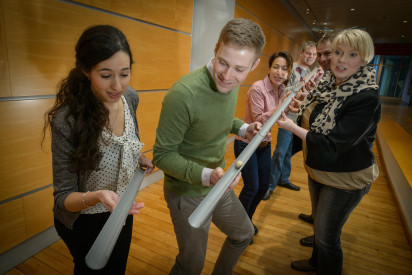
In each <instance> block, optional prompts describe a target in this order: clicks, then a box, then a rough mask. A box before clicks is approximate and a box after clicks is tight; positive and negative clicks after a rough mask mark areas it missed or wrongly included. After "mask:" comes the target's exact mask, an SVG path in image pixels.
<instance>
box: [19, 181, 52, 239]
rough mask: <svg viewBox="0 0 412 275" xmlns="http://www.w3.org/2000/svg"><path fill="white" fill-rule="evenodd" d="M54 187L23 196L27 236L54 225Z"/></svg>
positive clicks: (29, 236)
mask: <svg viewBox="0 0 412 275" xmlns="http://www.w3.org/2000/svg"><path fill="white" fill-rule="evenodd" d="M53 202H54V200H53V187H49V188H46V189H44V190H41V191H39V192H36V193H33V194H31V195H28V196H25V197H23V207H24V221H25V225H26V237H27V238H31V237H33V236H34V235H36V234H38V233H40V232H42V231H44V230H46V229H47V228H49V227H51V226H53V224H54V221H53Z"/></svg>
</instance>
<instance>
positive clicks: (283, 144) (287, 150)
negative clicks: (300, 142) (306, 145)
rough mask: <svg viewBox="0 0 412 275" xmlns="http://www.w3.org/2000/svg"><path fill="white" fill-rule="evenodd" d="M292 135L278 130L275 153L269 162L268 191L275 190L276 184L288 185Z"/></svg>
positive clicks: (290, 167)
mask: <svg viewBox="0 0 412 275" xmlns="http://www.w3.org/2000/svg"><path fill="white" fill-rule="evenodd" d="M291 158H292V133H291V132H289V131H287V130H285V129H282V128H279V130H278V137H277V141H276V148H275V152H273V156H272V161H271V177H270V183H269V190H270V191H273V190H275V188H276V186H277V185H278V183H288V182H289V177H290V172H291V170H292V164H291V161H290V159H291Z"/></svg>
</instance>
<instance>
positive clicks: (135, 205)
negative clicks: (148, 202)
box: [129, 202, 144, 215]
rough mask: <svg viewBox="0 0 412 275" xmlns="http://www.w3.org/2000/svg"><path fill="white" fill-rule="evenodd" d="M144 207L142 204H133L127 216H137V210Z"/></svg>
mask: <svg viewBox="0 0 412 275" xmlns="http://www.w3.org/2000/svg"><path fill="white" fill-rule="evenodd" d="M143 207H144V202H133V204H132V207H130V210H129V215H134V214H139V213H140V211H139V209H142V208H143Z"/></svg>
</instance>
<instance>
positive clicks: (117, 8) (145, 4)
mask: <svg viewBox="0 0 412 275" xmlns="http://www.w3.org/2000/svg"><path fill="white" fill-rule="evenodd" d="M75 2H79V3H83V4H87V5H90V6H93V7H98V8H101V9H104V10H107V11H111V12H115V13H119V14H123V15H126V16H129V17H133V18H136V19H139V20H143V21H147V22H150V23H153V24H157V25H161V26H165V27H168V28H171V29H176V30H180V31H183V32H187V33H191V32H192V17H193V16H192V13H193V0H176V1H170V0H150V1H147V0H132V1H124V0H110V1H107V0H77V1H75Z"/></svg>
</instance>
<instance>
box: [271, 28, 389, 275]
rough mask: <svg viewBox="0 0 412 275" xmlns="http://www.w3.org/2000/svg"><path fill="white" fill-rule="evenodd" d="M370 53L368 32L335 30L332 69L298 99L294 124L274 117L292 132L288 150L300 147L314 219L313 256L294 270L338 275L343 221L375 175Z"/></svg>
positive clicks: (375, 97) (376, 102) (376, 108)
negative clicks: (291, 146)
mask: <svg viewBox="0 0 412 275" xmlns="http://www.w3.org/2000/svg"><path fill="white" fill-rule="evenodd" d="M373 56H374V47H373V42H372V39H371V37H370V36H369V34H368V33H367V32H365V31H362V30H356V29H349V30H344V31H342V32H341V33H339V34H338V35H337V36H336V38H335V39H334V40H333V43H332V59H331V72H329V73H328V74H327V75H326V76H325V77H323V78H322V80H321V81H320V82H319V84H318V85H317V87H316V88H315V89H314V90H313V91H312V92H311V94H310V95H309V96H308V97H307V99H305V100H304V101H303V102H302V104H301V106H300V108H299V113H298V118H297V124H295V123H293V121H291V120H290V119H288V118H287V117H286V115H284V114H283V115H282V117H281V119H280V120H279V121H278V124H279V127H282V128H285V129H287V130H289V131H291V132H292V133H293V134H294V137H293V138H294V139H293V141H294V142H293V143H294V144H293V151H295V152H296V151H298V150H300V149H302V150H303V156H304V165H305V168H306V171H307V172H308V175H309V176H308V181H309V192H310V197H311V202H312V213H313V218H314V233H315V243H314V247H313V252H312V257H311V258H310V259H309V260H300V261H294V262H292V267H293V268H294V269H297V270H301V271H314V270H316V274H334V275H336V274H341V273H342V262H343V254H342V248H341V244H340V235H341V232H342V228H343V225H344V224H345V222H346V221H347V219H348V218H349V215H350V214H351V213H352V211H353V210H354V209H355V207H356V206H357V205H358V204H359V202H360V201H361V199H362V198H363V196H364V195H365V194H367V193H368V191H369V188H370V186H371V184H372V182H374V181H375V179H376V178H377V177H378V175H379V170H378V166H377V164H376V162H375V156H374V154H373V152H372V147H373V142H374V141H375V133H376V129H377V125H378V122H379V120H380V116H381V103H380V97H379V92H378V86H377V85H376V84H375V71H374V69H373V68H372V67H370V66H367V63H368V62H369V61H370V60H371V59H372V58H373ZM294 103H298V102H297V101H295V100H294Z"/></svg>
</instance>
